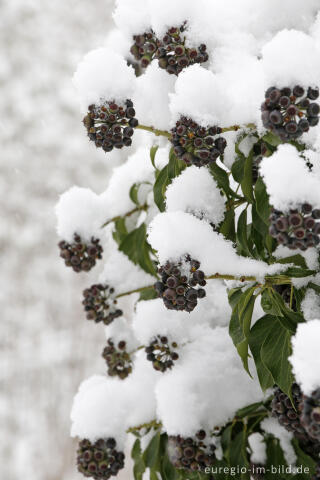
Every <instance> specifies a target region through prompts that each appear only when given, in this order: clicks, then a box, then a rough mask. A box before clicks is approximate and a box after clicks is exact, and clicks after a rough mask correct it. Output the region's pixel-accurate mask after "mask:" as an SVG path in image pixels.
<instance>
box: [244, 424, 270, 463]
mask: <svg viewBox="0 0 320 480" xmlns="http://www.w3.org/2000/svg"><path fill="white" fill-rule="evenodd" d="M248 443H249V446H250V448H251V452H252V453H251V455H250V460H251V463H254V464H256V465H265V464H266V462H267V445H266V443H265V441H264V437H263V435H261V433H259V432H254V433H251V435H249V437H248Z"/></svg>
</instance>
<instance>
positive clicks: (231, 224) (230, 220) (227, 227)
mask: <svg viewBox="0 0 320 480" xmlns="http://www.w3.org/2000/svg"><path fill="white" fill-rule="evenodd" d="M219 231H220V233H221V234H222V235H224V236H225V237H226V238H227V239H228V240H231V241H232V242H235V240H236V229H235V215H234V210H233V209H231V210H227V212H226V214H225V217H224V221H223V223H222V225H221V227H220V229H219Z"/></svg>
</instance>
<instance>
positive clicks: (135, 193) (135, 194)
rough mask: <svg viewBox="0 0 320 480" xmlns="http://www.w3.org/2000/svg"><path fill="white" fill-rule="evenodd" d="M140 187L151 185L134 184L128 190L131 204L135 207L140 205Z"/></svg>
mask: <svg viewBox="0 0 320 480" xmlns="http://www.w3.org/2000/svg"><path fill="white" fill-rule="evenodd" d="M141 185H151V184H150V182H138V183H134V184H133V185H132V187H131V188H130V191H129V197H130V200H131V201H132V202H133V203H135V204H136V205H137V206H139V205H140V203H139V189H140V187H141Z"/></svg>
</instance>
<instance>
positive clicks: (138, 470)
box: [131, 439, 146, 480]
mask: <svg viewBox="0 0 320 480" xmlns="http://www.w3.org/2000/svg"><path fill="white" fill-rule="evenodd" d="M131 458H132V459H133V461H134V466H133V475H134V479H135V480H142V478H143V474H144V472H145V470H146V466H145V464H144V461H143V459H142V451H141V443H140V439H137V440H136V441H135V442H134V444H133V447H132V450H131Z"/></svg>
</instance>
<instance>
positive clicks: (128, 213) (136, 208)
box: [101, 204, 148, 228]
mask: <svg viewBox="0 0 320 480" xmlns="http://www.w3.org/2000/svg"><path fill="white" fill-rule="evenodd" d="M147 209H148V205H147V204H144V205H140V206H139V207H135V208H133V209H132V210H130V211H129V212H127V213H125V214H124V215H118V216H116V217H113V218H111V219H110V220H107V221H106V222H105V223H104V224H103V225H101V228H104V227H106V226H107V225H109V224H110V223H112V222H116V221H117V220H120V219H121V218H123V217H130V216H131V215H133V214H134V213H137V212H142V211H143V210H144V211H145V210H147Z"/></svg>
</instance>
